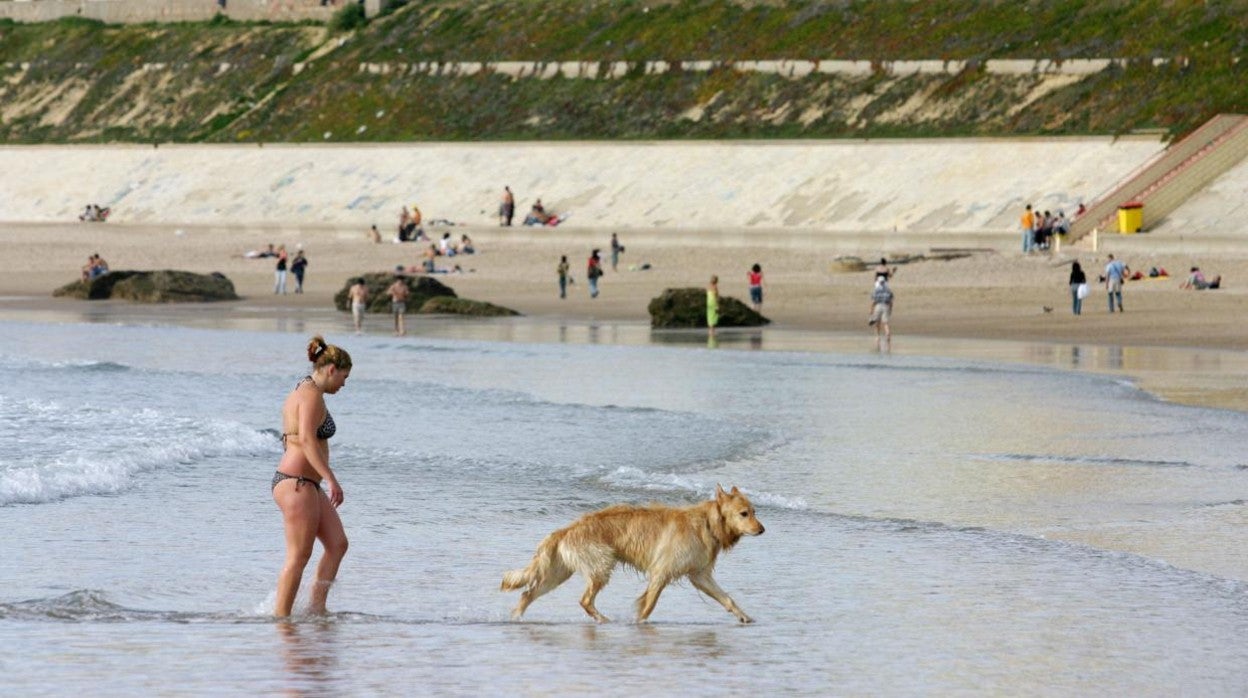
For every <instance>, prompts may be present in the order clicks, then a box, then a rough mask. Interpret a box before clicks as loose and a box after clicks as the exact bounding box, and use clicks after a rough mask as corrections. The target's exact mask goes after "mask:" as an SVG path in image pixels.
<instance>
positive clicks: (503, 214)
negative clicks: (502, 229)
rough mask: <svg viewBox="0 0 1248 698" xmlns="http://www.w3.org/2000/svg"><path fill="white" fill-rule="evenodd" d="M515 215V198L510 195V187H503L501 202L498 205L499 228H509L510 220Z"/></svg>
mask: <svg viewBox="0 0 1248 698" xmlns="http://www.w3.org/2000/svg"><path fill="white" fill-rule="evenodd" d="M514 215H516V197H515V196H513V195H512V193H511V187H510V186H506V187H503V200H502V201H501V202H500V203H499V204H498V224H499V225H500V226H506V227H508V228H510V227H511V218H512V216H514Z"/></svg>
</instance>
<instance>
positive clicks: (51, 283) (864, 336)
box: [0, 223, 1248, 409]
mask: <svg viewBox="0 0 1248 698" xmlns="http://www.w3.org/2000/svg"><path fill="white" fill-rule="evenodd" d="M444 230H445V231H448V232H451V233H452V234H453V235H454V236H455V237H458V236H460V235H462V234H465V233H467V234H468V235H470V237H471V238H472V239H473V240H474V241H475V243H476V245H477V248H478V250H479V253H478V254H475V255H471V256H459V257H456V258H454V259H452V260H450V263H458V264H460V265H461V266H462V268H463V269H465V273H463V274H450V275H439V276H438V278H439V279H440V280H441V281H443V282H445V283H447V284H449V285H450V286H451V287H452V288H454V289H455V291H456V292H457V293H458V294H459V295H461V296H463V297H467V298H473V299H478V300H485V301H490V302H492V303H497V304H500V305H504V306H508V307H511V308H514V309H515V310H517V311H519V312H521V313H523V314H524V315H525V316H526V321H528V322H536V323H539V324H541V323H549V324H551V325H554V326H558V325H568V324H571V325H579V324H585V323H599V324H620V325H625V326H638V327H644V326H645V324H646V323H647V322H648V314H647V311H646V305H647V303H648V302H649V300H650V299H651V298H653V297H655V296H656V295H658V294H659V293H660V292H661V291H662V290H663V289H665V288H669V287H679V286H701V285H704V284H705V283H706V281H707V280H708V279H709V277H710V276H711V275H712V274H717V275H719V276H720V278H721V282H720V289H721V293H722V294H723V295H726V296H733V297H737V298H740V299H742V300H745V299H747V298H748V294H747V291H746V283H745V277H746V270H747V269H748V268H749V266H750V265H751V264H753V263H755V262H757V263H760V264H761V265H762V266H763V269H764V273H765V276H766V285H767V292H766V300H765V305H764V314H765V315H767V316H768V317H769V318H771V319H772V320H773V325H772V326H771V327H770V328H768V330H767V332H768V333H769V334H768V337H769V341H768V345H767V346H768V347H769V348H776V347H792V348H804V349H815V350H818V349H820V348H825V349H835V350H848V351H869V350H871V349H872V342H871V336H870V335H869V333H868V328H867V326H866V315H867V311H868V294H869V290H870V283H871V274H870V272H857V273H849V272H843V271H839V267H838V265H836V264H835V263H834V260H835V258H836V257H838V256H840V255H842V254H847V253H849V251H848V250H838V249H836V248H835V247H834V246H831V245H828V244H826V241H825V244H820V245H812V246H810V247H806V248H794V247H793V246H792V245H785V246H771V245H752V244H750V241H749V237H748V235H745V234H740V232H739V231H726V232H725V231H714V230H705V231H698V230H688V229H685V230H663V229H635V230H629V229H618V231H617V232H618V233H619V234H620V239H621V241H622V242H623V244H624V245H625V246H626V248H627V251H626V253H625V254H624V255H623V256H622V258H621V262H620V266H619V271H618V272H614V273H613V272H611V271H610V270H608V273H607V276H606V277H605V278H604V279H603V280H602V281H601V289H602V294H601V296H600V297H599V298H597V299H590V298H589V297H588V292H587V288H586V287H585V284H584V278H583V276H584V275H583V268H584V264H585V258H586V257H587V255H588V253H589V251H590V249H591V248H592V247H600V248H603V249H604V250H607V249H609V240H610V233H611V232H612V229H608V228H593V229H587V228H585V229H577V228H574V227H569V228H560V229H555V230H550V229H528V228H511V229H505V228H497V227H484V226H483V227H475V226H468V227H453V228H446V229H438V228H430V232H431V233H436V236H440V235H441V233H442V232H444ZM1117 237H1118V236H1112V237H1109V238H1108V239H1105V240H1104V241H1103V245H1102V250H1101V251H1100V252H1099V253H1095V254H1094V253H1092V252H1090V251H1087V250H1067V251H1066V252H1065V253H1063V254H1062V255H1060V256H1048V255H1036V256H1029V257H1024V256H1022V255H1021V254H1019V253H1017V252H1013V251H1006V248H1007V247H1008V244H1009V243H1010V242H1011V241H1012V239H1013V235H1012V234H1010V235H1008V236H999V237H998V238H997V240H996V242H998V243H999V248H1000V249H1001V251H992V250H988V249H983V250H980V251H977V252H974V253H972V254H971V255H970V256H968V257H964V258H959V259H953V260H947V261H946V260H930V261H920V262H913V263H909V264H904V265H902V266H900V267H899V270H898V273H897V276H896V279H895V282H894V289H895V291H896V293H897V303H896V311H895V313H896V314H895V318H894V322H893V329H894V333H895V337H894V342H893V345H894V347H893V349H894V351H909V352H929V353H936V354H942V353H944V354H957V355H972V356H978V355H985V356H988V357H992V358H1004V359H1007V360H1022V361H1030V362H1036V363H1043V364H1050V365H1056V366H1062V367H1077V368H1088V369H1092V370H1103V371H1108V372H1115V373H1121V374H1123V375H1127V376H1130V377H1132V378H1134V379H1137V380H1138V381H1140V384H1141V386H1142V387H1144V388H1146V389H1149V390H1151V391H1153V392H1155V393H1157V394H1159V395H1161V396H1162V397H1164V398H1167V399H1173V400H1176V401H1179V402H1184V403H1189V404H1201V405H1209V406H1218V407H1230V408H1235V409H1248V360H1243V359H1241V358H1240V356H1239V351H1242V350H1243V349H1244V348H1246V347H1248V328H1246V327H1245V326H1244V324H1243V323H1242V322H1241V321H1240V319H1239V318H1240V316H1241V314H1240V310H1241V309H1242V308H1243V304H1244V300H1245V295H1244V294H1245V289H1248V285H1245V284H1244V282H1243V281H1241V280H1244V279H1248V259H1244V258H1235V257H1232V256H1228V255H1226V254H1225V253H1224V252H1221V251H1216V250H1212V251H1210V252H1209V253H1207V254H1199V253H1195V252H1192V251H1189V252H1188V254H1185V255H1178V254H1161V255H1152V254H1145V253H1144V249H1143V248H1142V247H1141V246H1140V244H1139V242H1138V241H1135V240H1132V241H1130V242H1131V243H1132V244H1131V245H1127V246H1125V248H1123V246H1124V245H1125V243H1126V240H1123V241H1121V244H1120V241H1119V240H1117ZM270 242H271V243H275V244H285V245H286V246H287V247H288V248H289V249H291V250H292V251H293V249H294V248H295V247H296V246H297V245H303V247H304V249H305V251H306V254H307V256H308V257H309V260H310V266H309V269H308V275H307V280H306V284H305V290H306V293H305V294H303V295H301V296H300V295H294V294H288V295H286V296H278V297H275V296H274V295H273V292H272V285H273V273H272V270H273V262H272V260H269V259H247V258H245V257H243V256H242V255H243V253H244V252H246V251H247V250H252V249H260V248H263V247H264V246H265V245H266V244H267V243H270ZM922 242H923V241H922V240H918V239H916V240H914V246H913V247H912V248H911V249H910V250H909V252H910V253H911V254H921V253H926V252H928V251H929V250H930V244H929V245H928V246H924V245H922ZM937 242H938V238H935V237H933V238H932V240H930V241H929V243H933V244H934V243H937ZM0 245H2V246H3V249H4V250H5V254H4V255H3V256H0V296H3V297H4V298H3V300H2V301H0V312H3V313H4V314H5V315H6V316H8V317H14V318H22V317H30V316H31V315H32V313H34V314H38V313H45V314H46V313H53V314H55V313H63V312H70V313H75V312H79V311H80V310H81V309H84V308H88V307H89V308H92V309H97V310H100V309H103V308H105V307H108V306H109V305H110V304H111V305H112V306H113V307H114V308H115V309H116V308H117V306H118V305H120V304H112V303H111V302H104V304H103V305H102V304H101V303H100V302H98V301H97V302H87V301H75V300H65V299H54V298H52V297H51V293H52V290H53V289H55V288H56V287H58V286H60V285H62V284H64V283H67V282H69V281H72V280H74V278H76V276H77V274H78V270H79V268H80V267H81V265H82V263H83V262H84V261H85V260H86V257H87V255H89V254H90V253H92V252H99V253H100V254H101V255H103V256H104V258H105V259H107V260H108V262H109V263H110V265H111V266H112V268H113V269H162V268H173V269H186V270H189V271H196V272H204V273H206V272H212V271H219V272H222V273H224V274H226V275H227V276H228V277H229V278H230V279H231V280H233V282H234V284H235V286H236V288H237V291H238V293H239V295H240V296H242V297H243V298H242V300H241V301H238V302H233V303H225V304H220V305H209V306H196V307H195V308H193V309H186V308H180V309H175V308H162V309H155V308H145V309H142V310H139V307H138V306H133V307H131V308H130V309H129V311H128V312H146V313H152V314H157V313H159V314H160V317H161V318H162V321H169V322H175V323H176V322H185V321H190V320H191V319H202V318H203V317H204V313H208V314H213V315H218V316H222V317H225V316H230V315H237V314H239V313H242V314H244V315H246V316H248V317H253V318H254V317H268V318H282V317H287V316H298V315H306V314H307V313H309V312H319V311H328V309H330V308H332V296H333V294H334V293H335V292H337V291H338V290H339V289H340V288H341V287H342V286H343V284H344V283H345V281H346V280H347V279H348V278H350V277H351V276H353V275H355V274H359V273H361V272H368V271H385V270H391V269H394V268H395V266H396V265H405V266H411V265H415V264H417V263H418V255H419V254H420V252H421V250H422V246H421V245H419V244H402V245H399V244H392V243H389V242H385V243H382V244H373V243H371V242H369V241H368V240H367V237H366V234H365V231H364V230H362V229H354V228H343V227H324V228H315V227H308V226H302V227H294V226H286V227H219V226H214V227H207V226H191V225H175V224H117V223H106V224H79V223H67V224H5V225H3V226H0ZM1120 248H1123V249H1120ZM1114 249H1119V256H1120V257H1122V258H1124V259H1125V260H1126V261H1127V263H1128V264H1130V265H1131V267H1132V269H1136V270H1147V269H1148V268H1149V267H1154V266H1155V267H1164V268H1165V269H1166V270H1167V271H1169V272H1170V273H1171V277H1170V278H1169V279H1162V280H1145V281H1137V282H1130V283H1128V284H1127V287H1126V290H1125V294H1124V295H1125V299H1126V309H1127V312H1125V313H1122V314H1114V315H1110V314H1109V313H1108V312H1106V308H1105V301H1104V295H1103V293H1100V292H1099V290H1098V289H1097V288H1096V287H1095V284H1094V289H1093V293H1092V295H1091V296H1090V297H1089V299H1088V300H1087V301H1085V307H1084V314H1083V315H1082V316H1080V317H1074V316H1072V314H1071V312H1070V299H1069V291H1068V287H1067V285H1066V281H1067V275H1068V272H1069V267H1068V266H1067V264H1066V262H1067V261H1068V260H1070V259H1074V258H1078V259H1080V260H1081V261H1082V263H1083V265H1084V267H1085V268H1086V269H1087V270H1088V271H1089V276H1090V277H1091V278H1093V279H1094V278H1095V276H1096V274H1097V273H1099V270H1100V269H1102V268H1103V265H1104V263H1105V254H1106V250H1114ZM854 252H856V253H857V254H859V255H861V256H862V257H864V258H866V259H873V258H876V257H878V256H879V255H880V254H881V252H880V251H879V250H869V249H866V250H864V249H855V250H854ZM898 252H899V251H898V250H896V249H894V250H893V251H892V254H894V255H895V254H898ZM561 254H566V255H568V258H569V261H570V262H571V264H572V270H573V275H574V277H575V278H576V279H577V281H578V282H579V283H577V284H575V285H574V286H573V287H572V288H571V290H570V293H569V297H568V298H567V299H566V300H560V299H559V298H558V294H557V288H556V283H555V265H556V263H557V262H558V259H559V256H560V255H561ZM604 256H606V254H605V253H604ZM608 262H609V259H608ZM642 263H648V264H650V265H651V269H649V270H646V271H641V270H636V269H634V267H636V266H638V265H641V264H642ZM438 264H439V267H444V266H447V264H448V262H447V261H445V260H443V259H442V258H439V262H438ZM1193 264H1196V265H1199V266H1201V267H1202V268H1203V269H1205V270H1207V271H1208V272H1210V273H1213V274H1222V275H1223V276H1224V278H1225V280H1226V281H1225V286H1226V287H1225V288H1224V289H1222V290H1218V291H1212V292H1208V291H1207V292H1193V291H1181V290H1179V284H1180V282H1181V281H1182V279H1183V278H1184V276H1185V274H1184V273H1183V272H1185V271H1186V269H1187V268H1188V267H1189V266H1191V265H1193ZM608 266H609V264H608ZM290 288H291V289H293V279H292V280H291V284H290ZM1046 308H1051V311H1046ZM316 317H317V318H319V319H317V320H315V321H314V322H327V323H332V322H335V321H338V320H336V319H335V318H339V317H340V318H341V319H340V321H341V322H342V323H343V326H344V327H345V326H347V323H348V318H347V315H346V314H345V313H343V314H334V313H332V312H329V313H328V314H325V315H317V316H316ZM421 322H422V320H421V319H420V318H419V317H413V318H412V319H411V322H410V323H409V325H410V324H415V325H417V326H419V324H420V323H421ZM426 322H427V321H426ZM463 322H465V323H468V322H471V321H463ZM388 328H389V318H388V317H384V316H377V317H375V318H370V322H369V323H368V330H369V331H373V332H384V331H386V330H387V329H388ZM329 330H330V331H333V330H334V328H332V327H331V328H329ZM782 337H788V339H787V340H781V339H780V338H782ZM798 337H800V338H801V339H800V340H798V339H796V338H798ZM935 338H939V339H942V340H947V341H940V342H935V341H934V339H935ZM954 340H971V341H963V342H959V341H954ZM985 340H991V341H992V342H994V343H986V342H985ZM997 340H1004V341H1005V342H1006V343H1005V344H996V343H995V342H996V341H997ZM1011 342H1013V343H1015V344H1010V343H1011ZM725 344H726V345H730V344H731V339H729V340H727V341H726V342H725ZM987 346H993V347H996V349H993V350H987V349H986V348H985V347H987ZM1003 346H1012V347H1013V348H1011V349H1002V348H1001V347H1003ZM1157 347H1169V348H1187V349H1190V350H1193V351H1184V352H1178V351H1158V350H1153V349H1149V348H1157ZM1124 348H1125V349H1124ZM1124 352H1125V353H1124ZM1240 364H1245V365H1244V366H1241V365H1240Z"/></svg>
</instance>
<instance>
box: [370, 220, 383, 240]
mask: <svg viewBox="0 0 1248 698" xmlns="http://www.w3.org/2000/svg"><path fill="white" fill-rule="evenodd" d="M368 239H369V240H372V241H373V244H377V243H379V242H381V231H380V230H378V229H377V225H376V224H375V223H374V224H373V225H372V226H370V227H369V229H368Z"/></svg>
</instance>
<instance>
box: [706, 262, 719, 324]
mask: <svg viewBox="0 0 1248 698" xmlns="http://www.w3.org/2000/svg"><path fill="white" fill-rule="evenodd" d="M718 324H719V277H718V276H712V277H711V283H710V284H709V285H707V287H706V333H707V335H708V336H710V337H714V336H715V326H716V325H718Z"/></svg>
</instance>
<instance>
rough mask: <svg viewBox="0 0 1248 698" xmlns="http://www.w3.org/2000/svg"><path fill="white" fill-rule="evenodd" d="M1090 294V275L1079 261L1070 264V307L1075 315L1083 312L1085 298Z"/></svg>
mask: <svg viewBox="0 0 1248 698" xmlns="http://www.w3.org/2000/svg"><path fill="white" fill-rule="evenodd" d="M1087 296H1088V275H1087V274H1085V273H1084V272H1083V267H1082V266H1080V265H1079V262H1074V263H1072V264H1071V265H1070V309H1071V311H1072V312H1073V313H1074V314H1075V315H1082V314H1083V299H1084V298H1087Z"/></svg>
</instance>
